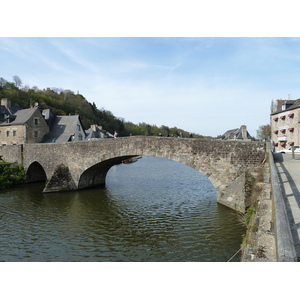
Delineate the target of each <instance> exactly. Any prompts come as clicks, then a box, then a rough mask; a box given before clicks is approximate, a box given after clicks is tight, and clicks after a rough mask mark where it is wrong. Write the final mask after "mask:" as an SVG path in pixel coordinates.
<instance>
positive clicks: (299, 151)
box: [280, 146, 300, 154]
mask: <svg viewBox="0 0 300 300" xmlns="http://www.w3.org/2000/svg"><path fill="white" fill-rule="evenodd" d="M293 147H294V149H295V154H297V153H298V154H300V146H293ZM280 152H281V153H292V147H290V148H288V149H284V150H281V151H280Z"/></svg>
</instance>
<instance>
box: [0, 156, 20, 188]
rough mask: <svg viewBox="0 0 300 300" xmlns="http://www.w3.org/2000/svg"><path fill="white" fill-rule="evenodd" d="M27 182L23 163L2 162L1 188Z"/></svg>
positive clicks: (0, 166) (0, 173) (0, 165)
mask: <svg viewBox="0 0 300 300" xmlns="http://www.w3.org/2000/svg"><path fill="white" fill-rule="evenodd" d="M23 182H25V171H24V168H23V167H22V166H21V165H15V164H11V163H5V162H0V188H7V187H11V186H14V185H16V184H20V183H23Z"/></svg>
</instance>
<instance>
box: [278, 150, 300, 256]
mask: <svg viewBox="0 0 300 300" xmlns="http://www.w3.org/2000/svg"><path fill="white" fill-rule="evenodd" d="M274 161H275V164H276V168H277V171H278V175H279V180H280V183H281V186H282V192H283V197H284V201H285V206H286V212H287V216H288V220H289V223H290V228H291V233H292V238H293V244H294V247H295V251H296V255H297V257H298V260H299V258H300V176H299V170H300V155H299V154H295V159H294V160H293V159H292V155H291V154H282V153H275V154H274Z"/></svg>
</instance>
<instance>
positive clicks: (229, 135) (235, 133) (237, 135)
mask: <svg viewBox="0 0 300 300" xmlns="http://www.w3.org/2000/svg"><path fill="white" fill-rule="evenodd" d="M220 138H221V139H222V140H235V139H243V135H242V127H240V128H235V129H231V130H227V131H226V132H225V133H224V134H223V135H221V136H220ZM247 138H248V139H252V137H251V135H250V134H249V132H248V131H247Z"/></svg>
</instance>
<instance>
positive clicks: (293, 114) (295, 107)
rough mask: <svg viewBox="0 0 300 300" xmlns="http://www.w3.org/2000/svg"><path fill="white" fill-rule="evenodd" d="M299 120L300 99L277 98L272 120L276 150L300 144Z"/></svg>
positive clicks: (272, 132)
mask: <svg viewBox="0 0 300 300" xmlns="http://www.w3.org/2000/svg"><path fill="white" fill-rule="evenodd" d="M299 122H300V99H298V100H276V104H275V106H274V109H273V112H272V113H271V120H270V123H271V140H272V142H273V147H274V149H273V150H274V151H275V152H279V151H282V150H284V149H287V148H289V147H291V146H294V145H300V139H299V134H300V131H299Z"/></svg>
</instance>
